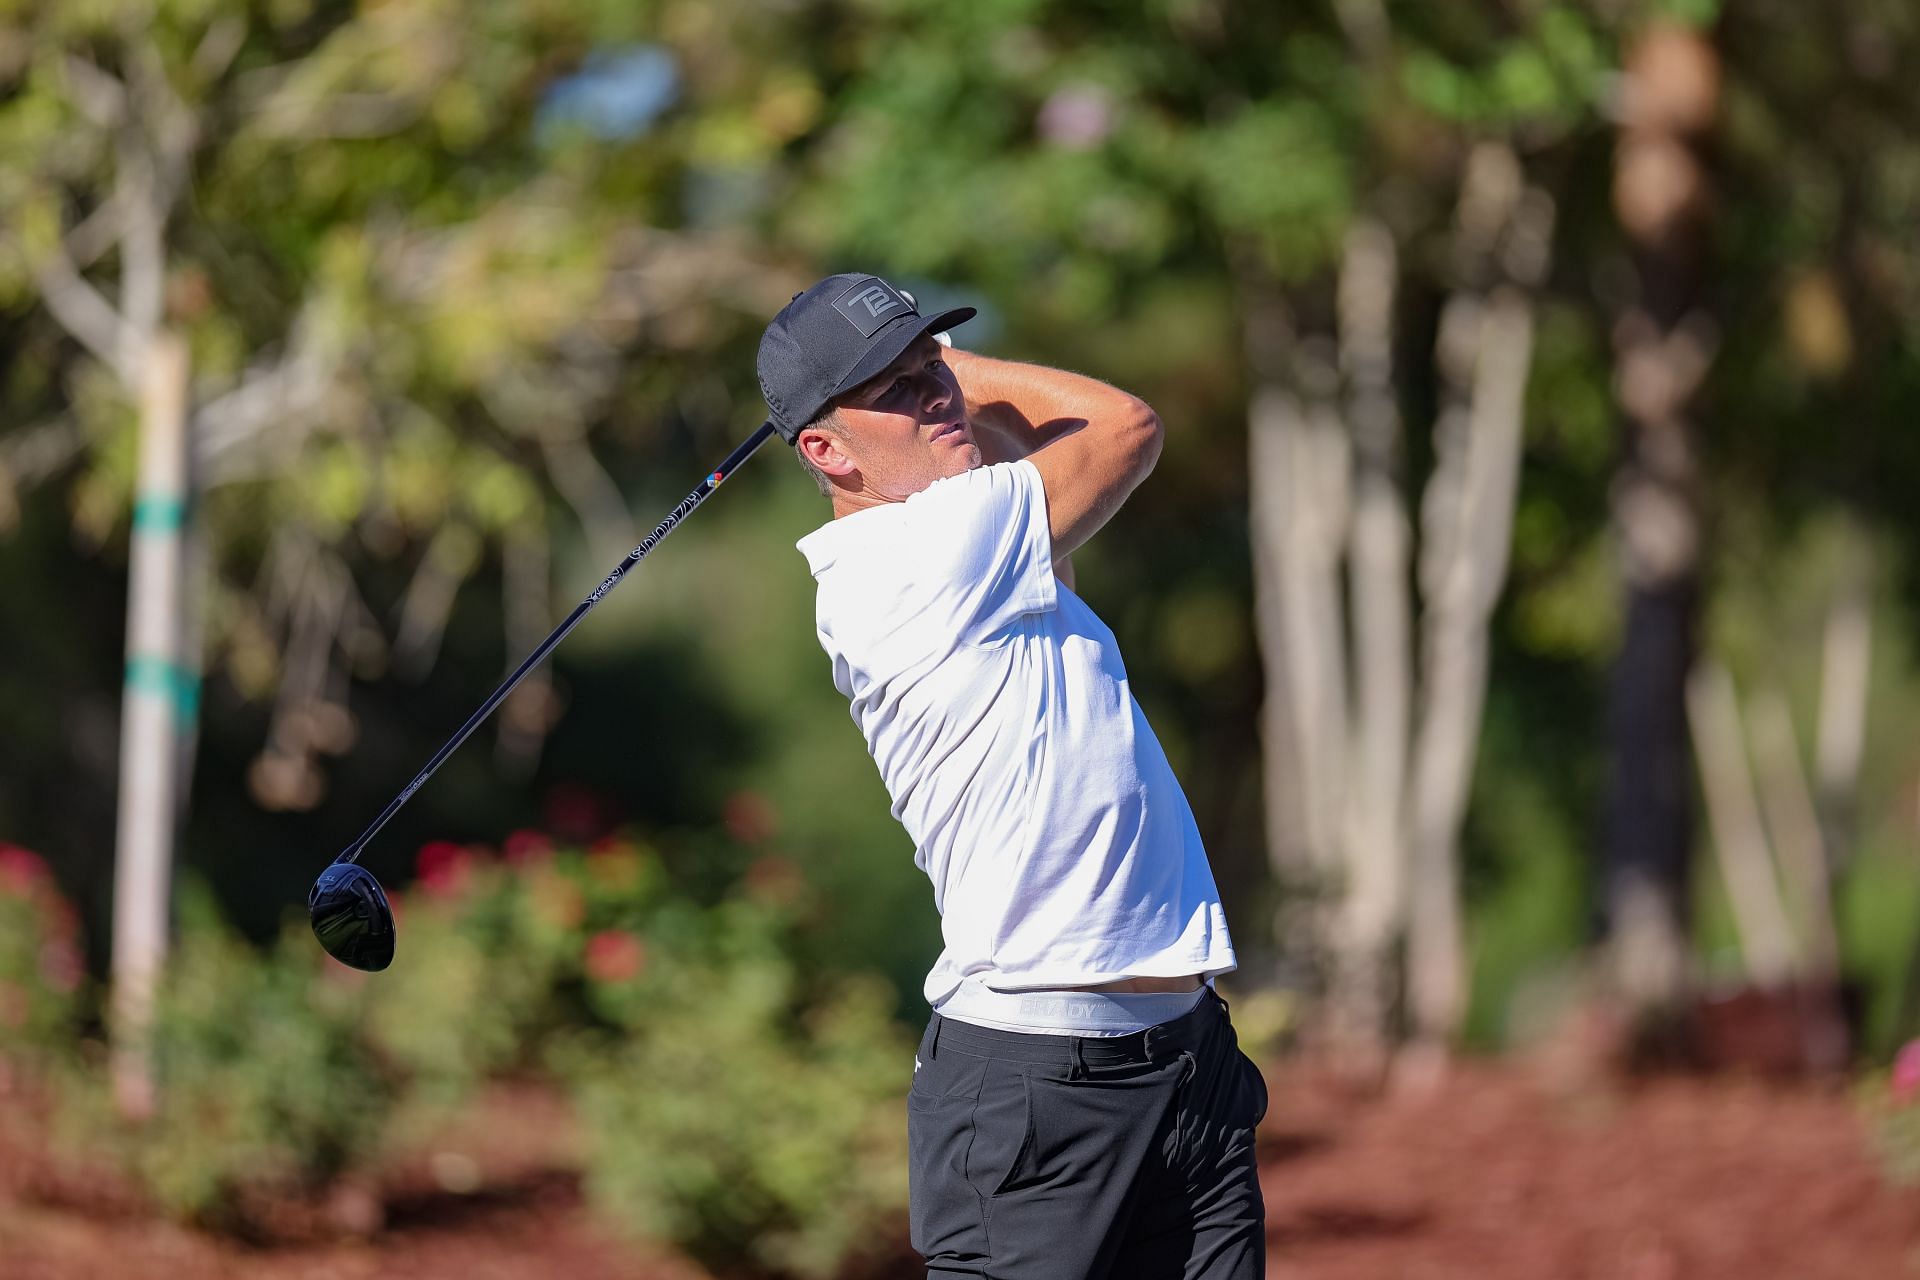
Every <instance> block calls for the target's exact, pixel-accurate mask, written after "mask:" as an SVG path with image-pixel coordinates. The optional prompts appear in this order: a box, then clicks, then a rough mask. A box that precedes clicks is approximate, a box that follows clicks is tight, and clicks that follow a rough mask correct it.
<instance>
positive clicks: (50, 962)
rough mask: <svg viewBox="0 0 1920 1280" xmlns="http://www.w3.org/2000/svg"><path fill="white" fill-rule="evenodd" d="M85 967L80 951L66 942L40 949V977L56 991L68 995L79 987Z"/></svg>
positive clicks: (50, 943) (51, 944)
mask: <svg viewBox="0 0 1920 1280" xmlns="http://www.w3.org/2000/svg"><path fill="white" fill-rule="evenodd" d="M84 967H85V966H83V965H82V964H81V962H80V952H79V950H78V949H76V948H74V947H71V946H68V945H67V944H66V943H64V942H49V943H47V944H46V945H45V946H43V947H41V948H40V976H41V977H42V978H44V979H46V983H47V985H48V986H49V987H52V988H53V989H54V990H55V991H58V992H60V993H62V994H66V993H69V992H71V991H73V990H74V988H76V987H78V986H79V985H80V978H81V974H82V972H83V970H84Z"/></svg>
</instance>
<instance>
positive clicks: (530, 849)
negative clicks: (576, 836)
mask: <svg viewBox="0 0 1920 1280" xmlns="http://www.w3.org/2000/svg"><path fill="white" fill-rule="evenodd" d="M500 849H501V852H502V853H503V854H504V855H505V856H506V859H507V862H508V864H509V865H511V866H516V867H524V866H528V865H530V864H532V863H535V862H544V861H546V860H547V859H548V858H550V857H552V856H553V839H552V838H551V837H550V836H548V835H547V834H546V833H545V832H543V831H527V830H520V831H515V832H514V833H513V834H511V835H509V836H508V837H507V840H506V843H505V844H503V845H501V846H500Z"/></svg>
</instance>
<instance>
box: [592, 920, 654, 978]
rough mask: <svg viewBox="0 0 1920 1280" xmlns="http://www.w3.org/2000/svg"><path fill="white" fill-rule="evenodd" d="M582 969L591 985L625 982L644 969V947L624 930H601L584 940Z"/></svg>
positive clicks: (645, 953) (644, 945)
mask: <svg viewBox="0 0 1920 1280" xmlns="http://www.w3.org/2000/svg"><path fill="white" fill-rule="evenodd" d="M585 965H586V970H587V976H588V977H589V978H592V979H593V980H594V981H595V982H609V983H611V982H628V981H631V980H632V979H634V978H637V977H639V976H640V974H641V971H642V970H644V969H645V968H646V967H647V947H646V944H645V943H643V942H641V941H640V939H638V938H636V937H634V936H633V935H632V934H630V933H628V932H627V931H626V930H624V929H602V930H601V931H600V932H599V933H596V934H594V935H593V936H592V937H591V938H588V939H587V950H586V956H585Z"/></svg>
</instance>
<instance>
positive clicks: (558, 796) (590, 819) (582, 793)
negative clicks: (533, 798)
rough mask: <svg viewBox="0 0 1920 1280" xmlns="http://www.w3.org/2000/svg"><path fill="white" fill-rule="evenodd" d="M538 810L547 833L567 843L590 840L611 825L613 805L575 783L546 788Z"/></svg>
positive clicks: (589, 789)
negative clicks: (541, 814) (544, 822)
mask: <svg viewBox="0 0 1920 1280" xmlns="http://www.w3.org/2000/svg"><path fill="white" fill-rule="evenodd" d="M541 809H542V812H543V816H544V818H545V821H546V824H547V830H549V831H551V832H553V833H554V834H555V835H557V836H560V837H562V838H563V839H567V840H591V839H592V838H593V837H595V836H597V835H599V834H600V833H601V832H603V831H605V830H606V829H607V828H608V827H610V826H612V825H613V816H612V806H611V805H609V804H608V803H607V802H606V800H605V799H603V798H602V797H601V795H600V794H599V793H598V792H597V791H595V790H593V788H591V787H586V786H582V785H581V784H580V783H577V782H556V783H555V784H554V785H553V786H551V787H548V788H547V794H546V797H545V800H544V803H543V804H542V805H541Z"/></svg>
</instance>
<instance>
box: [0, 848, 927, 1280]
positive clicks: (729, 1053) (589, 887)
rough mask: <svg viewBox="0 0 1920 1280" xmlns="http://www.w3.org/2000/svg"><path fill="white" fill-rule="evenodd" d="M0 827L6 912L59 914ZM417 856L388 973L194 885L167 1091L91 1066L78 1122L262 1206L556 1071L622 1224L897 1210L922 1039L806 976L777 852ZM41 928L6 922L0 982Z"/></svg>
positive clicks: (793, 1244)
mask: <svg viewBox="0 0 1920 1280" xmlns="http://www.w3.org/2000/svg"><path fill="white" fill-rule="evenodd" d="M0 853H4V854H5V855H6V856H5V857H0V912H7V911H10V910H12V904H13V903H14V902H15V901H16V900H17V901H20V902H22V903H26V902H27V901H28V896H27V895H32V897H33V903H32V905H33V908H34V910H35V911H36V912H37V913H39V916H40V917H41V918H47V919H57V918H58V915H57V912H56V911H54V910H53V908H55V907H59V906H60V904H59V902H58V899H57V895H53V894H52V893H51V890H50V889H47V888H44V887H43V886H41V881H40V879H39V878H38V875H39V873H38V870H37V864H36V863H32V862H30V861H28V855H25V854H24V853H22V852H21V851H18V850H13V849H12V848H11V847H10V846H8V847H6V848H5V849H4V850H0ZM419 872H420V875H419V880H418V882H417V884H416V887H415V888H414V889H413V891H411V892H409V893H406V894H402V895H396V896H395V897H394V899H393V902H394V906H395V914H396V917H397V919H398V920H399V922H400V929H401V936H400V945H399V949H398V954H397V957H396V962H395V964H394V966H393V967H392V968H391V969H389V970H387V971H385V972H383V973H381V974H378V975H368V974H361V973H357V972H354V971H352V970H349V969H346V968H344V967H342V966H340V965H338V964H335V963H334V962H332V961H331V960H328V959H327V958H326V957H325V955H324V953H322V952H321V951H320V949H319V947H318V946H317V945H316V944H315V943H314V941H313V939H312V937H311V935H310V934H309V932H308V930H307V928H306V926H305V922H304V921H295V922H291V923H290V924H289V926H288V928H287V930H286V931H285V932H284V933H283V934H282V935H281V937H280V938H279V939H278V940H277V941H276V942H275V943H274V944H273V945H272V946H270V947H267V948H265V949H260V948H256V947H254V946H252V945H251V944H249V943H247V942H246V941H244V940H243V939H241V938H240V937H239V936H238V935H236V934H235V933H234V932H233V931H232V930H231V929H230V928H228V927H227V926H226V925H225V924H224V923H222V922H221V921H220V920H219V919H218V917H217V915H216V913H215V911H214V909H213V907H212V905H211V901H210V899H208V898H207V897H206V896H204V895H190V896H189V899H188V901H187V903H186V904H185V908H184V910H183V911H182V913H181V929H180V936H179V940H178V943H177V945H176V947H175V949H174V951H173V954H172V956H171V957H170V960H169V964H168V969H167V974H166V979H165V982H164V984H163V986H162V989H161V993H160V1000H159V1007H158V1012H157V1015H156V1022H155V1026H154V1030H153V1051H154V1058H155V1065H156V1070H157V1075H158V1094H157V1097H158V1106H157V1108H156V1110H155V1112H154V1114H153V1115H152V1117H151V1118H150V1119H148V1120H147V1121H146V1122H144V1123H142V1124H137V1125H126V1124H124V1123H122V1122H120V1121H119V1120H118V1119H117V1117H116V1116H115V1115H114V1113H113V1111H112V1108H111V1106H110V1105H109V1102H108V1082H107V1079H106V1076H105V1073H104V1071H103V1070H100V1069H98V1068H96V1067H90V1066H82V1067H80V1068H78V1069H77V1071H76V1073H75V1074H73V1075H72V1076H70V1077H69V1078H68V1087H67V1089H66V1090H65V1093H66V1095H67V1098H68V1106H67V1121H68V1126H69V1128H70V1130H71V1131H72V1132H73V1133H74V1134H75V1135H76V1136H77V1137H78V1139H79V1140H80V1141H81V1142H83V1143H84V1144H86V1145H88V1146H90V1147H92V1148H94V1149H97V1150H101V1151H104V1152H106V1153H108V1154H109V1155H111V1156H113V1157H114V1158H116V1159H117V1160H118V1161H120V1162H121V1163H122V1164H123V1165H124V1167H125V1168H126V1169H127V1170H128V1171H129V1172H130V1173H131V1174H132V1175H133V1177H134V1178H135V1179H136V1180H137V1181H138V1183H139V1184H140V1185H141V1186H143V1187H144V1188H146V1189H147V1191H148V1192H149V1193H150V1194H151V1195H152V1196H153V1198H154V1200H155V1202H156V1203H158V1204H159V1205H160V1206H162V1207H163V1208H164V1209H166V1210H167V1211H168V1212H170V1213H173V1214H176V1215H179V1216H181V1217H183V1218H187V1219H191V1220H194V1221H197V1222H201V1223H204V1224H207V1225H209V1226H213V1227H217V1228H225V1229H238V1230H243V1231H245V1230H254V1229H258V1228H259V1227H260V1225H261V1224H260V1221H259V1219H260V1215H261V1214H262V1212H264V1211H266V1210H269V1209H270V1208H271V1206H272V1205H273V1204H275V1203H277V1202H279V1201H284V1200H286V1199H289V1198H311V1197H314V1196H316V1195H319V1194H321V1193H322V1192H323V1191H324V1190H325V1189H326V1188H328V1187H329V1186H330V1185H331V1184H333V1183H334V1182H336V1181H337V1180H339V1179H342V1178H345V1177H353V1178H357V1179H360V1180H363V1181H365V1180H369V1179H372V1178H373V1177H374V1175H375V1172H376V1171H377V1169H378V1167H379V1166H380V1165H381V1163H382V1162H383V1161H385V1160H387V1159H389V1158H391V1157H392V1156H394V1155H395V1154H396V1153H398V1152H399V1151H401V1150H403V1149H404V1148H405V1147H406V1144H407V1143H408V1142H409V1141H410V1140H411V1139H413V1138H415V1137H416V1136H417V1135H419V1134H421V1133H423V1132H425V1131H426V1130H427V1129H428V1128H429V1127H430V1126H432V1125H433V1124H434V1123H436V1122H438V1121H440V1120H442V1119H444V1118H445V1117H446V1116H447V1115H448V1114H449V1113H450V1112H451V1110H452V1109H454V1108H457V1107H458V1106H459V1105H460V1104H461V1103H463V1102H465V1101H467V1100H468V1099H470V1098H471V1097H472V1096H473V1093H474V1091H475V1090H476V1089H477V1088H478V1087H479V1086H480V1085H482V1084H484V1083H485V1082H486V1081H487V1080H489V1079H497V1078H500V1077H502V1076H507V1075H518V1076H522V1077H525V1076H528V1075H536V1076H537V1075H541V1074H550V1075H551V1077H552V1078H554V1079H555V1080H556V1081H558V1082H559V1083H561V1084H562V1085H563V1086H564V1087H565V1088H566V1089H567V1090H568V1091H569V1092H570V1093H571V1094H572V1096H573V1098H574V1102H575V1105H576V1106H577V1108H578V1110H579V1113H580V1116H581V1119H582V1121H583V1128H584V1129H585V1130H586V1132H587V1133H588V1135H589V1139H588V1149H587V1155H586V1174H587V1179H588V1183H589V1186H590V1187H591V1189H592V1192H593V1196H594V1199H595V1202H596V1203H597V1204H599V1205H600V1206H601V1207H602V1208H603V1209H604V1210H605V1211H606V1212H607V1214H608V1216H609V1219H610V1221H613V1222H616V1223H619V1224H620V1225H622V1226H623V1227H625V1228H627V1229H631V1230H635V1231H638V1232H640V1233H642V1234H644V1235H647V1236H649V1237H651V1238H653V1239H656V1240H662V1241H667V1242H671V1243H673V1244H676V1245H679V1246H681V1247H684V1248H686V1249H687V1250H689V1251H690V1252H692V1253H694V1254H696V1255H698V1256H699V1257H701V1258H703V1259H705V1260H707V1261H708V1262H710V1263H712V1264H714V1265H716V1266H737V1265H739V1264H741V1263H743V1262H750V1263H752V1264H753V1265H754V1266H756V1267H758V1268H759V1269H761V1270H763V1271H767V1272H771V1273H780V1274H790V1275H795V1276H811V1277H825V1276H830V1275H834V1274H838V1273H839V1270H840V1268H841V1267H842V1266H843V1265H844V1264H845V1263H846V1262H847V1261H848V1260H849V1259H852V1258H855V1257H858V1256H859V1255H861V1253H862V1252H863V1251H865V1250H870V1249H871V1244H872V1241H873V1240H874V1238H875V1237H876V1234H880V1233H884V1232H886V1231H887V1230H889V1229H890V1226H891V1224H892V1223H894V1222H895V1221H897V1219H898V1217H899V1215H900V1214H901V1212H902V1211H903V1209H904V1206H905V1195H906V1185H905V1170H906V1161H905V1150H904V1147H905V1132H904V1128H903V1123H902V1120H903V1118H902V1115H901V1113H900V1110H899V1107H898V1100H899V1095H900V1093H901V1092H902V1090H903V1089H904V1087H905V1079H904V1074H905V1071H906V1069H907V1064H908V1063H909V1062H910V1061H911V1059H912V1045H911V1044H910V1043H909V1041H908V1040H907V1038H906V1036H905V1033H904V1032H903V1031H902V1030H901V1028H900V1026H899V1025H898V1024H897V1023H896V1022H894V1021H893V1018H892V1013H893V1006H894V995H893V993H892V991H891V990H889V989H888V988H887V987H886V985H885V984H884V983H881V982H878V981H877V980H875V979H872V978H840V979H809V978H807V977H805V976H804V970H803V968H802V966H801V965H800V964H799V963H797V961H796V959H795V955H796V939H795V934H794V922H795V919H796V912H797V911H798V910H799V909H801V908H803V907H804V905H805V902H806V893H805V888H804V886H803V885H802V884H801V882H800V881H799V879H798V876H797V873H796V871H795V869H794V868H793V867H792V866H791V864H788V863H786V862H784V861H783V860H781V859H778V858H772V857H766V858H762V859H760V860H758V861H756V862H754V863H752V864H751V865H750V866H749V867H748V869H747V871H746V873H745V874H744V876H742V877H740V878H739V879H738V881H737V882H736V883H734V884H733V886H732V887H731V888H728V889H724V890H722V891H721V892H720V893H718V894H717V895H707V894H702V893H699V892H694V891H690V889H689V887H688V886H687V885H684V884H675V883H674V881H673V878H672V877H670V876H669V875H668V873H667V871H666V869H665V866H664V865H663V863H662V860H661V857H660V855H659V854H658V853H656V852H655V851H654V850H652V849H651V848H649V847H647V846H645V845H643V844H641V843H639V842H636V841H634V840H631V839H627V838H623V837H616V838H610V839H607V840H605V841H602V842H600V843H598V844H596V845H595V846H594V847H593V848H591V849H589V850H580V849H573V848H561V849H556V848H555V847H554V846H553V844H552V842H551V841H550V840H549V839H548V838H546V837H545V836H542V835H540V834H538V833H535V832H530V831H521V832H516V833H515V834H514V835H513V836H512V837H511V838H510V839H509V841H508V842H507V846H506V856H505V857H504V858H495V857H493V856H492V855H491V854H490V853H489V852H488V851H486V850H482V849H477V848H471V847H465V846H460V845H455V844H451V843H446V842H436V843H433V844H429V845H427V846H425V847H424V848H423V849H422V850H421V851H420V866H419ZM720 874H721V875H722V877H723V878H726V877H725V873H724V872H721V873H720ZM29 875H31V876H32V877H33V878H22V877H26V876H29ZM16 882H17V883H16ZM42 908H46V910H44V911H43V910H42ZM10 919H11V916H9V915H0V924H4V923H7V922H8V921H9V920H10ZM22 923H23V924H24V923H25V917H24V916H23V920H22ZM35 936H36V935H35V934H34V932H33V930H31V929H29V928H24V927H23V928H21V929H18V930H14V929H8V930H7V931H6V932H4V933H0V980H5V981H7V982H12V981H13V980H14V977H15V975H16V972H17V967H16V966H15V965H14V961H15V959H16V958H17V957H16V956H15V944H16V940H20V939H29V938H33V937H35ZM54 941H57V939H54ZM54 976H55V977H57V976H58V973H57V971H54ZM6 989H7V988H6V987H0V991H4V990H6ZM49 990H50V992H51V995H50V997H49V999H50V1000H51V997H52V996H60V995H62V994H63V993H61V992H60V991H59V990H58V983H57V982H54V983H53V984H52V986H51V987H50V988H49ZM74 1015H75V1010H74V1009H73V1008H72V1006H71V1001H70V1000H69V1001H68V1002H67V1003H65V1004H59V1003H57V1002H50V1003H48V1004H47V1005H46V1007H45V1008H41V1007H40V1006H39V1005H35V1006H33V1007H32V1011H31V1016H33V1017H34V1018H36V1019H37V1021H36V1022H34V1023H33V1024H31V1025H30V1026H28V1027H27V1030H28V1033H29V1036H30V1037H31V1038H30V1039H28V1041H27V1042H28V1043H29V1044H34V1045H42V1044H58V1043H60V1041H61V1038H62V1037H63V1036H64V1037H67V1038H69V1039H70V1038H71V1037H72V1035H73V1018H74Z"/></svg>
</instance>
